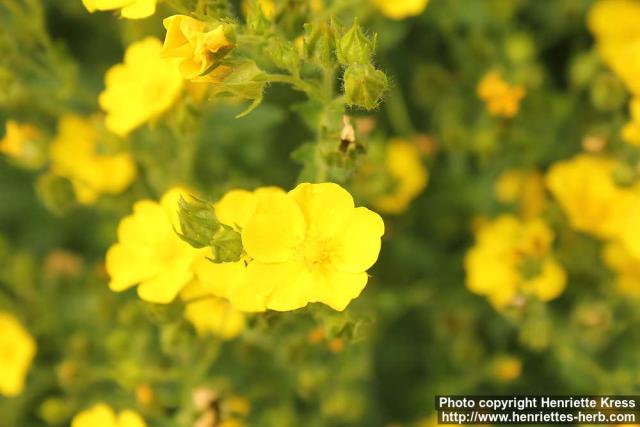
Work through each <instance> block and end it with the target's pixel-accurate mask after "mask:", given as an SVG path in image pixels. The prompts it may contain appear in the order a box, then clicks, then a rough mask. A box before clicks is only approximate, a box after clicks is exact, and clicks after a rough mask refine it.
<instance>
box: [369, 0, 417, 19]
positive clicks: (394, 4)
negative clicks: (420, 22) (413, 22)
mask: <svg viewBox="0 0 640 427" xmlns="http://www.w3.org/2000/svg"><path fill="white" fill-rule="evenodd" d="M373 3H374V4H375V5H376V7H377V8H378V9H380V11H381V12H382V13H383V14H384V15H385V16H387V17H389V18H391V19H404V18H408V17H410V16H417V15H420V14H421V13H422V12H423V11H424V10H425V8H426V7H427V4H428V3H429V0H373Z"/></svg>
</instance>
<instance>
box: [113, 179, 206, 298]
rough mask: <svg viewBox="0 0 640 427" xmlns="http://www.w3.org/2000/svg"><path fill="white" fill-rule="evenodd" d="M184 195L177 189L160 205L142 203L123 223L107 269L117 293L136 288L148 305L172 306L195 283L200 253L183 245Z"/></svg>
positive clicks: (185, 244) (171, 191) (168, 193)
mask: <svg viewBox="0 0 640 427" xmlns="http://www.w3.org/2000/svg"><path fill="white" fill-rule="evenodd" d="M181 193H182V194H183V195H184V196H187V194H186V193H185V192H184V191H181V190H180V189H177V188H174V189H172V190H169V191H168V192H167V193H165V195H164V196H162V199H161V200H160V203H158V202H155V201H152V200H141V201H139V202H136V204H135V205H134V206H133V214H131V215H129V216H127V217H125V218H124V219H122V221H120V225H119V226H118V243H116V244H114V245H113V246H111V248H110V249H109V251H108V252H107V259H106V268H107V272H108V273H109V276H110V277H111V281H110V282H109V287H110V288H111V289H112V290H113V291H116V292H120V291H124V290H125V289H128V288H130V287H132V286H135V285H136V284H139V286H138V295H139V296H140V298H142V299H143V300H145V301H149V302H155V303H169V302H171V301H173V299H174V298H175V297H176V295H178V293H179V292H180V290H182V288H183V287H184V286H185V285H187V284H188V283H189V282H191V280H192V279H193V277H194V275H193V271H192V266H193V264H194V262H195V260H196V259H197V258H198V257H202V256H203V252H202V251H201V250H197V249H194V248H192V247H191V246H189V245H188V244H187V243H185V242H183V241H182V240H181V239H180V238H179V237H178V235H177V234H176V232H175V231H174V228H175V229H176V230H180V223H179V219H178V213H177V206H178V199H179V198H180V194H181Z"/></svg>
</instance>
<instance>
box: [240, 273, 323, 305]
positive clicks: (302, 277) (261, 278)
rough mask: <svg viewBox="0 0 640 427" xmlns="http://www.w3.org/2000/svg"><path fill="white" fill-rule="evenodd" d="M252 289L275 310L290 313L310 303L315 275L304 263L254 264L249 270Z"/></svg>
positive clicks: (248, 278) (248, 274) (248, 276)
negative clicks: (312, 274)
mask: <svg viewBox="0 0 640 427" xmlns="http://www.w3.org/2000/svg"><path fill="white" fill-rule="evenodd" d="M247 280H248V282H249V286H250V287H251V288H252V289H254V290H255V292H256V294H258V295H260V296H262V297H263V298H264V300H265V306H266V307H267V308H269V309H271V310H277V311H289V310H296V309H298V308H302V307H304V306H306V305H307V303H308V302H309V295H310V292H311V290H312V286H313V283H312V276H311V273H310V272H309V270H308V269H307V268H306V266H305V265H304V264H303V263H302V262H298V261H286V262H281V263H274V264H265V263H261V262H258V261H252V262H250V263H249V265H248V267H247Z"/></svg>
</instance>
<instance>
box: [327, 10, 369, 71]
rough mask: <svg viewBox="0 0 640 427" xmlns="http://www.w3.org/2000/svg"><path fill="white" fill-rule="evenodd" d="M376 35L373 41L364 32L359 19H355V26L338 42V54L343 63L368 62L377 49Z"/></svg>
mask: <svg viewBox="0 0 640 427" xmlns="http://www.w3.org/2000/svg"><path fill="white" fill-rule="evenodd" d="M375 41H376V37H375V36H374V39H373V42H372V41H371V40H369V39H368V38H367V36H366V35H365V34H364V33H363V32H362V29H361V28H360V25H359V24H358V20H357V19H354V21H353V26H352V27H351V29H350V30H349V31H347V33H346V34H345V35H344V36H342V38H341V39H340V41H339V42H338V46H337V49H336V54H337V56H338V61H339V62H340V63H341V64H342V65H349V64H368V63H370V62H371V54H372V53H373V50H374V49H375Z"/></svg>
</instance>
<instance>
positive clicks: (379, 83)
mask: <svg viewBox="0 0 640 427" xmlns="http://www.w3.org/2000/svg"><path fill="white" fill-rule="evenodd" d="M388 86H389V82H388V80H387V76H386V75H385V74H384V73H383V72H382V71H380V70H376V69H375V68H374V67H373V65H371V64H351V65H349V67H347V70H346V71H345V72H344V92H345V98H346V101H347V103H349V104H352V105H356V106H358V107H362V108H364V109H366V110H373V109H375V108H376V107H377V106H378V104H379V103H380V100H381V99H382V96H383V95H384V93H385V92H386V91H387V88H388Z"/></svg>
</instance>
